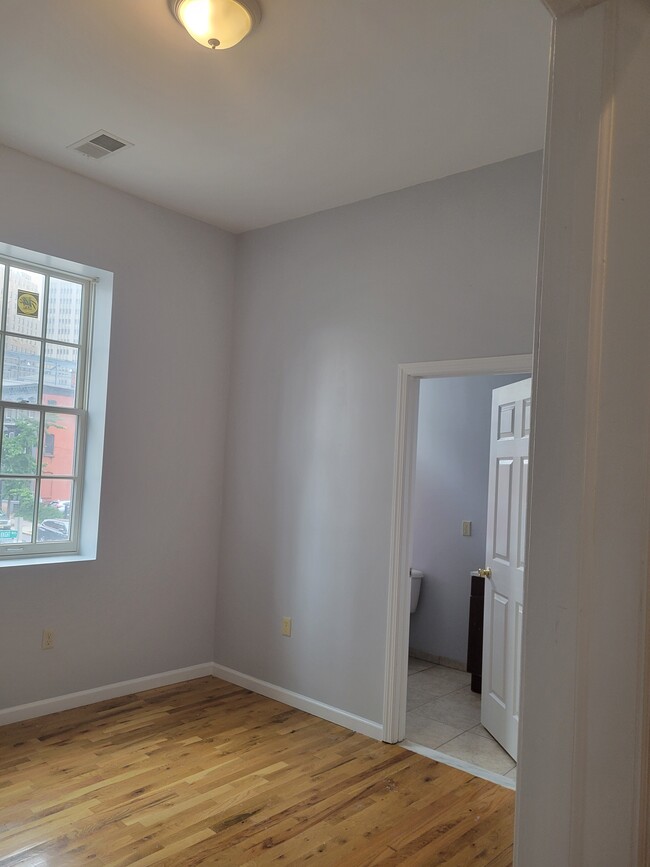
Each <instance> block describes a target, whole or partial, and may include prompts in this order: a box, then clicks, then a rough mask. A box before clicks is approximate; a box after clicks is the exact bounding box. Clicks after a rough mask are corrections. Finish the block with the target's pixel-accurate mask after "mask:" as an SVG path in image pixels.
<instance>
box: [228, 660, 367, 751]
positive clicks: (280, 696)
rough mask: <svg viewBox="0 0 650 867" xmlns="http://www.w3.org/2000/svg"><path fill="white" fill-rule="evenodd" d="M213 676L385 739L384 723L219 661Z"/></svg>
mask: <svg viewBox="0 0 650 867" xmlns="http://www.w3.org/2000/svg"><path fill="white" fill-rule="evenodd" d="M212 674H213V675H214V676H215V677H220V678H221V679H222V680H227V681H228V682H229V683H235V684H237V686H243V687H244V689H250V691H251V692H256V693H259V694H260V695H264V696H266V697H267V698H273V699H275V700H276V701H281V702H282V703H283V704H288V705H289V706H290V707H295V708H298V710H304V711H306V712H307V713H310V714H312V715H313V716H317V717H320V718H321V719H326V720H327V721H328V722H333V723H336V724H337V725H340V726H343V727H344V728H346V729H352V731H355V732H360V734H362V735H367V736H368V737H370V738H374V739H375V740H376V741H380V740H381V739H382V736H383V728H382V726H381V725H380V723H376V722H373V721H372V720H369V719H365V718H364V717H361V716H356V714H353V713H348V712H347V711H345V710H341V709H340V708H338V707H333V706H332V705H330V704H324V703H323V702H322V701H317V700H316V699H315V698H309V697H308V696H306V695H301V694H300V693H299V692H292V691H291V690H290V689H284V688H283V687H281V686H276V685H275V684H273V683H268V682H267V681H266V680H259V679H258V678H257V677H251V676H250V675H248V674H242V673H241V672H240V671H235V670H234V669H232V668H226V666H225V665H219V663H218V662H215V663H214V664H213V667H212Z"/></svg>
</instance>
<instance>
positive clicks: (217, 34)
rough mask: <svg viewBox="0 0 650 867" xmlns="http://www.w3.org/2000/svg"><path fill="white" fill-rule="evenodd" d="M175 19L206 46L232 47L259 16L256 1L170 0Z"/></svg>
mask: <svg viewBox="0 0 650 867" xmlns="http://www.w3.org/2000/svg"><path fill="white" fill-rule="evenodd" d="M170 7H171V10H172V12H173V13H174V15H175V17H176V18H177V19H178V21H179V22H180V23H181V24H182V25H183V27H184V28H185V29H186V30H187V32H188V33H189V34H190V36H191V37H192V39H195V40H196V41H197V42H198V43H199V44H200V45H204V46H205V47H206V48H219V49H224V48H232V47H233V45H237V43H238V42H241V41H242V39H244V37H245V36H248V34H249V33H250V32H251V30H252V29H253V28H254V27H255V26H256V25H257V24H258V23H259V21H260V18H261V17H262V14H261V10H260V7H259V5H258V4H257V2H256V0H170Z"/></svg>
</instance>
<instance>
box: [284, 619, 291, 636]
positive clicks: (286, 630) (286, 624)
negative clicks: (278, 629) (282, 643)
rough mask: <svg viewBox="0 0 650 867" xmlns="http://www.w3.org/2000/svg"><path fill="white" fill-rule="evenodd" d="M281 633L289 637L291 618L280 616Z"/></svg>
mask: <svg viewBox="0 0 650 867" xmlns="http://www.w3.org/2000/svg"><path fill="white" fill-rule="evenodd" d="M282 634H283V635H284V636H285V637H286V638H291V618H290V617H283V618H282Z"/></svg>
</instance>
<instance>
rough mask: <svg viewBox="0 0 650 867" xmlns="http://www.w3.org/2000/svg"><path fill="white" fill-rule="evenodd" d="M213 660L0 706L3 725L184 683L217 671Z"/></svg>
mask: <svg viewBox="0 0 650 867" xmlns="http://www.w3.org/2000/svg"><path fill="white" fill-rule="evenodd" d="M213 666H214V663H212V662H203V663H201V664H200V665H192V666H190V667H189V668H177V669H176V670H175V671H163V672H162V673H160V674H150V675H147V676H146V677H136V678H135V679H134V680H123V681H121V682H120V683H109V684H107V685H106V686H98V687H96V688H95V689H84V690H82V691H81V692H71V693H68V694H67V695H58V696H55V697H54V698H46V699H43V700H42V701H33V702H30V703H29V704H20V705H16V707H8V708H6V709H5V710H0V726H3V725H9V723H15V722H21V721H22V720H26V719H35V718H36V717H39V716H45V715H46V714H48V713H56V712H57V711H60V710H70V709H71V708H74V707H83V706H84V705H86V704H94V703H95V702H98V701H106V699H110V698H120V697H121V696H123V695H130V694H131V693H133V692H144V691H145V690H147V689H156V688H157V687H159V686H170V685H171V684H174V683H182V682H183V681H184V680H195V679H196V678H197V677H210V676H211V675H213V673H214V672H213Z"/></svg>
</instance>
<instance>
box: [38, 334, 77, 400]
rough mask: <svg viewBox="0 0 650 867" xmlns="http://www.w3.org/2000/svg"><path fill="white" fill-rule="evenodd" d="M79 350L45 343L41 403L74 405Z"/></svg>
mask: <svg viewBox="0 0 650 867" xmlns="http://www.w3.org/2000/svg"><path fill="white" fill-rule="evenodd" d="M78 362H79V350H78V349H75V348H74V347H72V346H57V345H56V344H54V343H47V344H46V345H45V370H44V371H43V403H44V404H47V405H48V406H74V405H75V397H76V390H77V365H78Z"/></svg>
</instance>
